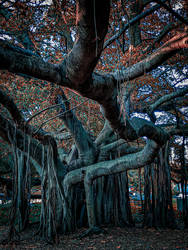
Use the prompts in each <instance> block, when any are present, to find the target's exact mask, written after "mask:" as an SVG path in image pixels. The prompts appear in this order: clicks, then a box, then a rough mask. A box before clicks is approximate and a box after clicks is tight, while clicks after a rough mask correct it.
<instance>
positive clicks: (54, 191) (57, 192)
mask: <svg viewBox="0 0 188 250" xmlns="http://www.w3.org/2000/svg"><path fill="white" fill-rule="evenodd" d="M42 147H43V153H42V176H41V215H40V228H39V233H40V235H41V236H42V237H43V238H45V239H47V240H49V241H52V240H53V241H57V240H58V239H57V230H58V228H59V227H60V226H61V227H62V223H63V207H64V203H65V201H64V198H63V197H64V196H63V194H62V188H61V187H60V183H59V180H58V178H57V172H56V163H55V159H54V153H53V147H52V146H51V145H48V146H42Z"/></svg>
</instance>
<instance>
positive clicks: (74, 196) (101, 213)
mask: <svg viewBox="0 0 188 250" xmlns="http://www.w3.org/2000/svg"><path fill="white" fill-rule="evenodd" d="M91 189H92V195H93V202H92V203H93V207H92V209H93V210H94V214H95V219H96V224H97V225H98V226H102V225H106V224H111V225H116V226H126V225H127V226H131V225H133V219H132V214H131V209H130V202H129V194H128V178H127V173H126V172H124V173H121V174H114V175H110V176H103V177H99V178H97V179H96V180H94V181H93V184H92V187H91ZM67 198H68V203H69V205H68V206H66V210H65V211H64V227H66V228H64V232H67V231H74V230H75V229H76V228H79V227H82V226H88V220H87V208H86V203H85V190H84V186H83V183H80V184H77V185H75V186H73V187H72V189H71V191H70V193H69V196H68V197H67ZM68 212H69V213H68Z"/></svg>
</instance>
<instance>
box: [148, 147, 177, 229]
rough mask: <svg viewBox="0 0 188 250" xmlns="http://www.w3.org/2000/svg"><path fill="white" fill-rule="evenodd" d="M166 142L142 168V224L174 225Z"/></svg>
mask: <svg viewBox="0 0 188 250" xmlns="http://www.w3.org/2000/svg"><path fill="white" fill-rule="evenodd" d="M168 154H169V152H168V143H167V144H166V146H164V147H163V148H162V149H161V150H160V152H159V155H158V157H157V159H155V163H154V164H152V165H151V166H146V167H145V169H144V172H145V173H144V178H145V187H144V196H145V200H144V225H145V226H149V227H152V226H154V227H174V226H175V217H174V211H173V207H172V193H171V173H170V166H169V164H168Z"/></svg>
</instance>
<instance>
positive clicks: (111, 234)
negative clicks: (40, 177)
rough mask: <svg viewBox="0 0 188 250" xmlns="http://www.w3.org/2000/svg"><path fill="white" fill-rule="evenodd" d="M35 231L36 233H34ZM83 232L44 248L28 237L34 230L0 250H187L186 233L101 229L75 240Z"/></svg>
mask: <svg viewBox="0 0 188 250" xmlns="http://www.w3.org/2000/svg"><path fill="white" fill-rule="evenodd" d="M7 229H8V228H7V227H3V226H1V227H0V240H3V239H5V238H6V232H7ZM35 230H36V229H35ZM84 230H86V229H80V230H78V231H76V232H75V233H73V234H69V235H62V236H60V239H59V244H54V245H51V244H48V243H46V242H45V241H42V240H41V239H39V237H37V236H32V234H33V232H34V228H31V229H29V230H28V231H26V232H24V234H23V235H21V241H19V242H13V243H12V244H7V245H2V244H0V249H50V250H51V249H67V250H68V249H70V250H75V249H80V250H81V249H82V250H83V249H97V250H98V249H99V250H102V249H106V250H109V249H134V250H135V249H170V250H173V249H181V250H183V249H188V229H184V230H177V229H175V230H170V229H162V230H156V229H153V228H150V229H143V228H135V227H134V228H119V227H110V228H105V230H106V231H107V233H106V234H98V235H92V236H90V237H86V238H83V239H79V238H78V237H79V235H80V234H82V233H83V231H84Z"/></svg>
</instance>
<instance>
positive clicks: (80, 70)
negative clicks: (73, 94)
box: [66, 0, 110, 88]
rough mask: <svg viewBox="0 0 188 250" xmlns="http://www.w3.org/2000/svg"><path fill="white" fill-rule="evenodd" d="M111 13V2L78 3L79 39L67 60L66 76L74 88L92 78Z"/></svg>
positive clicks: (98, 0) (82, 1)
mask: <svg viewBox="0 0 188 250" xmlns="http://www.w3.org/2000/svg"><path fill="white" fill-rule="evenodd" d="M109 13H110V1H109V0H103V1H100V0H91V1H87V0H79V1H78V4H77V25H78V34H77V39H76V42H75V44H74V46H73V49H72V50H71V52H70V53H69V54H68V57H67V59H66V76H67V77H68V79H69V80H70V81H71V82H72V84H73V85H74V87H73V88H75V87H76V88H77V87H78V86H79V85H81V84H83V83H85V81H86V80H87V79H89V78H90V77H91V74H92V72H93V70H94V68H95V66H96V64H97V61H98V59H99V56H100V54H101V52H102V49H103V43H104V38H105V36H106V33H107V29H108V20H109Z"/></svg>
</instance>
